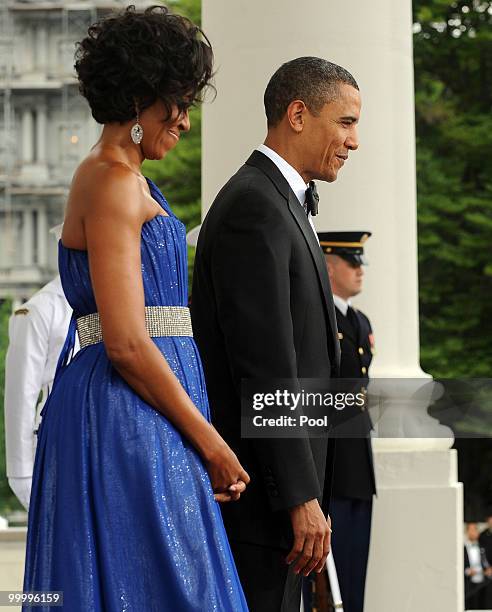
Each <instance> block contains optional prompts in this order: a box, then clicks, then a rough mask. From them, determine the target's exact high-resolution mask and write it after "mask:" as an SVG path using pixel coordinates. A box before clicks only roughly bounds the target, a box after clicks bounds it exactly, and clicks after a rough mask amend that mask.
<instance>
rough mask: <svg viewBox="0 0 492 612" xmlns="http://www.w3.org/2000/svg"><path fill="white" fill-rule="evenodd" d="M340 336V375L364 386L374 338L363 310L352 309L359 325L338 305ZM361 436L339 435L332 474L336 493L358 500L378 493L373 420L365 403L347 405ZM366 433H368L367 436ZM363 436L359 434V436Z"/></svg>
mask: <svg viewBox="0 0 492 612" xmlns="http://www.w3.org/2000/svg"><path fill="white" fill-rule="evenodd" d="M335 312H336V317H337V325H338V337H339V339H340V348H341V363H340V376H341V377H342V378H353V379H359V380H361V384H362V386H363V387H366V386H367V383H368V381H369V374H368V373H369V366H370V365H371V361H372V351H373V339H372V329H371V324H370V322H369V319H368V318H367V317H366V315H365V314H363V313H362V312H360V310H356V309H353V312H354V313H355V315H356V317H357V325H356V326H354V324H353V323H352V322H351V320H350V319H349V317H347V316H344V315H343V314H342V313H341V312H340V310H339V309H338V308H336V307H335ZM344 411H348V414H346V415H344V418H350V422H351V423H353V426H352V427H353V429H354V430H356V431H357V434H358V437H350V438H337V442H336V456H335V465H334V473H333V495H334V496H335V497H348V498H355V499H371V498H372V496H373V495H374V494H375V493H376V480H375V475H374V464H373V456H372V446H371V439H370V437H369V433H370V431H371V429H372V423H371V419H370V416H369V413H368V412H367V410H366V407H365V406H364V409H361V408H359V407H357V406H354V407H351V408H345V409H344ZM364 434H366V435H365V436H364ZM359 436H360V437H359Z"/></svg>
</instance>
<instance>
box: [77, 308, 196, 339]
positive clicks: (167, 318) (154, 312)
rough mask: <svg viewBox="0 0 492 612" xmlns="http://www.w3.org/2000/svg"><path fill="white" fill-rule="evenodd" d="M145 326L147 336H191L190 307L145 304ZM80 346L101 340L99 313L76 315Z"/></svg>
mask: <svg viewBox="0 0 492 612" xmlns="http://www.w3.org/2000/svg"><path fill="white" fill-rule="evenodd" d="M145 328H146V329H147V332H148V334H149V336H151V337H152V338H157V337H159V336H193V329H192V327H191V317H190V309H189V308H188V307H187V306H146V307H145ZM77 333H78V335H79V341H80V348H81V349H82V348H85V347H86V346H90V345H91V344H98V343H99V342H102V341H103V337H102V331H101V323H100V320H99V313H98V312H93V313H92V314H89V315H85V316H83V317H77Z"/></svg>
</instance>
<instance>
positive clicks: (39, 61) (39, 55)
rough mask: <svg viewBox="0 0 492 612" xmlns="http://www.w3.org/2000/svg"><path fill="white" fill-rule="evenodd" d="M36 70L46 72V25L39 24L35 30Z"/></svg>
mask: <svg viewBox="0 0 492 612" xmlns="http://www.w3.org/2000/svg"><path fill="white" fill-rule="evenodd" d="M35 41H36V46H35V48H36V69H37V71H39V72H41V73H44V72H45V71H46V58H47V56H48V31H47V29H46V25H45V24H43V23H39V24H38V27H37V29H36V37H35Z"/></svg>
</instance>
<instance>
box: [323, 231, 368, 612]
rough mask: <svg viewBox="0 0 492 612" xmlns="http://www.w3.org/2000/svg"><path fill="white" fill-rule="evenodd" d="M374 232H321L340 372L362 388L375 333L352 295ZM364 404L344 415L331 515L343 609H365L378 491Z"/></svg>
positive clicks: (359, 285)
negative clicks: (367, 244) (368, 565)
mask: <svg viewBox="0 0 492 612" xmlns="http://www.w3.org/2000/svg"><path fill="white" fill-rule="evenodd" d="M370 236H371V233H370V232H360V231H359V232H319V233H318V238H319V241H320V245H321V248H322V249H323V251H324V253H325V258H326V264H327V267H328V274H329V277H330V282H331V288H332V290H333V298H334V301H335V313H336V317H337V327H338V338H339V340H340V348H341V363H340V377H341V378H349V379H355V380H356V382H355V383H354V384H356V385H357V386H358V387H361V388H362V391H365V389H366V388H367V385H368V382H369V366H370V365H371V361H372V355H373V350H374V337H373V333H372V328H371V323H370V321H369V319H368V318H367V316H366V315H365V314H364V313H363V312H361V311H360V310H358V309H356V308H354V307H353V306H352V304H351V302H350V300H351V298H353V297H354V296H356V295H358V294H359V293H360V292H361V290H362V279H363V274H364V272H363V268H362V266H363V265H365V264H366V263H367V261H366V259H365V255H364V243H365V241H366V240H367V239H368V238H369V237H370ZM357 391H358V390H357ZM366 408H367V407H366V406H365V405H363V406H361V407H358V406H352V407H345V408H344V410H343V411H342V412H343V414H341V415H340V416H342V417H343V420H344V423H343V426H344V430H345V431H346V432H347V437H339V436H337V437H336V440H337V442H336V444H337V452H336V457H335V465H334V470H333V488H332V499H331V503H330V516H331V518H332V520H333V524H334V525H336V529H335V531H334V533H333V538H332V550H333V558H334V560H335V565H336V568H337V575H338V581H339V584H340V592H341V595H342V601H343V609H344V611H345V612H363V609H364V591H365V581H366V571H367V560H368V556H369V542H370V534H371V518H372V499H373V496H374V495H375V493H376V479H375V475H374V464H373V456H372V446H371V438H370V432H371V429H372V422H371V418H370V416H369V414H368V412H367V409H366ZM335 432H336V429H335ZM342 434H343V431H342V432H341V433H340V436H341V435H342ZM319 582H320V581H319V580H317V586H318V585H319Z"/></svg>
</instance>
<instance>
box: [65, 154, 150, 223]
mask: <svg viewBox="0 0 492 612" xmlns="http://www.w3.org/2000/svg"><path fill="white" fill-rule="evenodd" d="M141 195H142V183H141V179H140V178H139V176H138V175H137V174H136V173H135V172H134V171H133V170H132V169H131V168H130V167H129V166H128V165H127V164H125V163H123V162H120V161H117V160H111V159H87V160H84V161H83V162H82V163H81V164H80V166H79V167H78V168H77V170H76V171H75V173H74V176H73V179H72V184H71V186H70V194H69V200H68V207H67V212H68V209H69V208H70V206H71V205H73V206H74V207H75V208H77V209H78V211H79V212H80V213H81V215H82V216H83V217H86V216H87V215H91V214H94V213H95V212H97V211H99V212H102V210H103V209H106V208H108V209H111V208H112V207H113V206H117V207H118V208H121V204H123V203H124V204H125V208H127V209H129V212H132V211H133V212H135V213H137V214H139V213H141V205H140V202H141ZM108 212H109V211H108Z"/></svg>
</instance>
